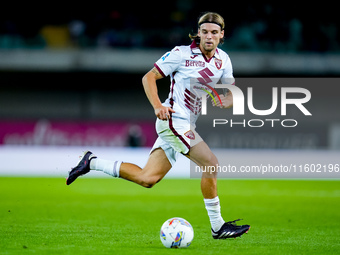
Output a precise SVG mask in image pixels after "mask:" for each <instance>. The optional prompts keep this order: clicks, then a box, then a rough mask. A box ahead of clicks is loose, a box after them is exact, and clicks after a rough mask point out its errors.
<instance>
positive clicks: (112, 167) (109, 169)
mask: <svg viewBox="0 0 340 255" xmlns="http://www.w3.org/2000/svg"><path fill="white" fill-rule="evenodd" d="M121 164H122V161H111V160H105V159H100V158H94V159H91V161H90V169H91V170H96V171H102V172H104V173H106V174H109V175H111V176H113V177H119V170H120V165H121Z"/></svg>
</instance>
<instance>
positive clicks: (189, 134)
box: [184, 130, 195, 140]
mask: <svg viewBox="0 0 340 255" xmlns="http://www.w3.org/2000/svg"><path fill="white" fill-rule="evenodd" d="M184 135H185V136H186V137H188V138H189V139H191V140H195V134H194V132H192V131H191V130H189V131H187V132H186V133H184Z"/></svg>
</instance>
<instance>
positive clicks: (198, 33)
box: [197, 28, 201, 37]
mask: <svg viewBox="0 0 340 255" xmlns="http://www.w3.org/2000/svg"><path fill="white" fill-rule="evenodd" d="M197 36H198V37H201V30H200V29H199V28H198V30H197Z"/></svg>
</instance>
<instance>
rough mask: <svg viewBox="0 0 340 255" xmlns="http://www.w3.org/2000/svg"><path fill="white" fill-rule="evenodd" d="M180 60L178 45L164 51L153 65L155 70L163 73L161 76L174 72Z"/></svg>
mask: <svg viewBox="0 0 340 255" xmlns="http://www.w3.org/2000/svg"><path fill="white" fill-rule="evenodd" d="M181 60H182V54H181V50H180V49H179V47H175V48H174V49H172V50H171V51H169V52H167V53H165V54H164V55H163V56H162V57H161V58H160V59H159V60H158V61H157V62H156V63H155V64H154V66H155V67H156V68H157V70H158V71H159V72H160V73H161V75H163V77H166V76H168V75H169V74H171V73H173V72H175V71H176V70H177V69H178V68H179V66H180V64H181Z"/></svg>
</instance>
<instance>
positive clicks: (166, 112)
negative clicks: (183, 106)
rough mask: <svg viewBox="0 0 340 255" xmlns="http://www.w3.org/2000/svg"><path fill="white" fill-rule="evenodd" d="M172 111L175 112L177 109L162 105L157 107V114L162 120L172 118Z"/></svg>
mask: <svg viewBox="0 0 340 255" xmlns="http://www.w3.org/2000/svg"><path fill="white" fill-rule="evenodd" d="M170 113H175V111H174V110H173V109H172V108H170V107H165V106H161V107H158V108H155V114H156V116H157V118H158V119H160V120H167V119H169V118H170Z"/></svg>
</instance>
